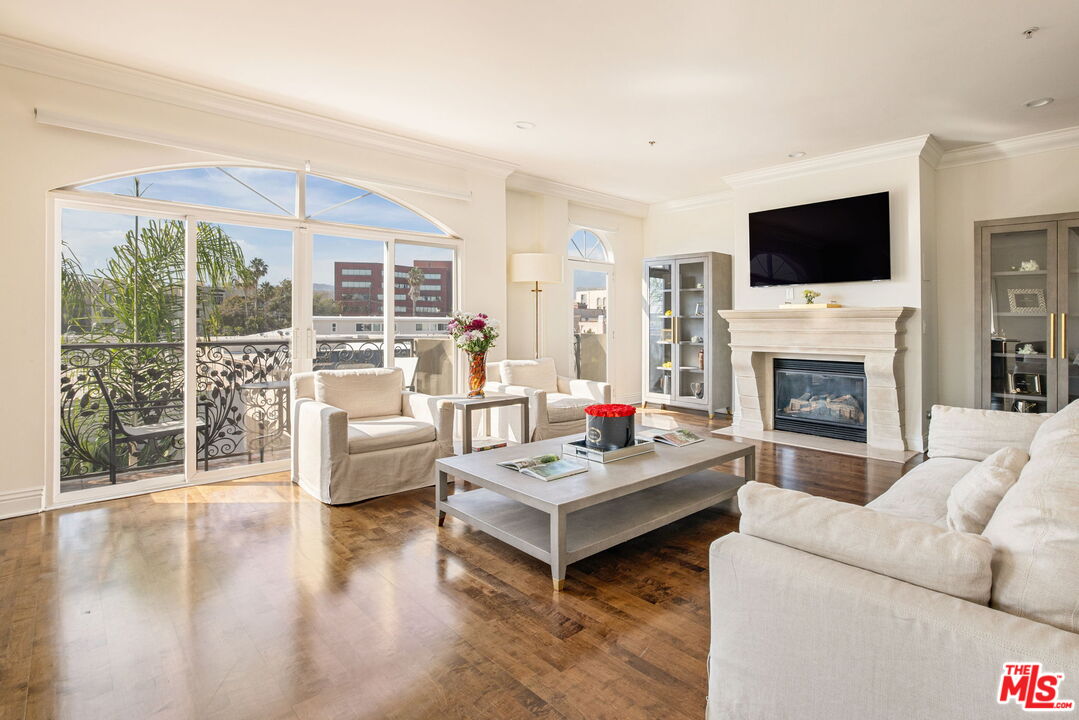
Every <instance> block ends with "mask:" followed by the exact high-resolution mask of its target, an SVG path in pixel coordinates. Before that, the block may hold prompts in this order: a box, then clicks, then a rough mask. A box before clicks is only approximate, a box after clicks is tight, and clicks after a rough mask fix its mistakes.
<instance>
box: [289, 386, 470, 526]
mask: <svg viewBox="0 0 1079 720" xmlns="http://www.w3.org/2000/svg"><path fill="white" fill-rule="evenodd" d="M291 385H292V481H293V482H295V483H297V484H298V485H299V486H300V487H301V488H303V490H304V491H306V492H307V493H308V494H310V495H313V496H314V497H316V498H318V499H319V500H321V501H322V502H324V503H328V504H330V505H340V504H344V503H353V502H358V501H360V500H366V499H368V498H373V497H378V496H380V495H389V494H391V493H395V492H401V491H403V490H412V489H415V488H420V487H425V486H428V485H433V484H434V463H435V460H436V459H437V458H440V457H447V456H449V455H452V454H453V406H452V405H451V404H450V403H449V402H448V401H446V400H442V399H439V398H437V397H432V396H430V395H423V394H421V393H415V392H409V391H407V390H405V389H404V374H403V373H402V371H401V369H400V368H393V369H384V368H371V369H364V370H320V371H318V372H310V373H296V374H294V375H293V376H292V380H291Z"/></svg>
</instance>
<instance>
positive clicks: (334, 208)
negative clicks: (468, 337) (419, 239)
mask: <svg viewBox="0 0 1079 720" xmlns="http://www.w3.org/2000/svg"><path fill="white" fill-rule="evenodd" d="M297 182H302V183H303V187H302V188H300V189H302V190H303V191H304V194H305V196H304V199H305V206H306V212H305V214H304V217H303V219H304V220H321V221H323V222H330V223H342V224H345V225H360V226H363V227H373V228H380V229H383V230H406V231H408V232H416V233H425V234H430V235H443V236H444V235H446V233H445V232H444V231H443V230H442V229H440V228H439V227H438V226H437V225H435V224H434V223H433V222H431V221H430V220H428V219H427V218H425V217H423V216H422V215H420V214H419V213H417V212H415V211H413V210H409V209H408V208H406V207H404V206H403V205H401V204H399V203H396V202H394V201H393V200H390V199H388V198H386V197H383V196H382V195H379V194H378V193H376V192H374V191H373V190H368V189H367V188H363V187H359V186H357V185H351V184H349V183H344V182H341V181H339V180H331V179H330V178H326V177H322V176H320V175H309V174H307V175H303V176H299V175H298V174H297V173H295V172H293V171H291V170H277V169H274V168H262V167H232V166H227V165H215V166H212V167H189V168H178V169H175V170H161V171H157V172H147V173H139V174H138V175H128V176H126V177H118V178H110V179H108V180H99V181H97V182H92V183H87V184H85V185H79V186H76V188H75V189H76V190H83V191H89V192H101V193H108V194H110V195H122V196H126V197H140V198H145V199H147V200H162V201H166V202H176V203H184V204H186V205H202V206H205V207H215V208H224V209H227V210H243V211H244V212H254V213H264V214H268V215H276V216H279V217H280V216H291V217H297V216H298V213H297V208H296V196H297Z"/></svg>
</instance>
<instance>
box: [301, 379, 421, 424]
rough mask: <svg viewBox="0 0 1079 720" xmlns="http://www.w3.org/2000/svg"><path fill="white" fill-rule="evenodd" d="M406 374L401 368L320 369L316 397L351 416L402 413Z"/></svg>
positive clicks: (361, 416) (316, 382)
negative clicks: (402, 393)
mask: <svg viewBox="0 0 1079 720" xmlns="http://www.w3.org/2000/svg"><path fill="white" fill-rule="evenodd" d="M404 377H405V376H404V373H402V372H401V369H400V368H367V369H363V370H320V371H319V372H317V373H315V400H317V401H319V402H323V403H326V404H327V405H333V406H334V407H335V408H340V409H341V410H344V411H345V413H346V414H348V416H349V417H350V418H365V417H376V416H380V415H400V414H401V402H402V401H401V391H402V390H404V387H405V383H404Z"/></svg>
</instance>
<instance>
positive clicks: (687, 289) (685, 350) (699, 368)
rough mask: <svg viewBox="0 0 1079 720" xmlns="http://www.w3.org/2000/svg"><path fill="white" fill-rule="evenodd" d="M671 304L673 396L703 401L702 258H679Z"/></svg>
mask: <svg viewBox="0 0 1079 720" xmlns="http://www.w3.org/2000/svg"><path fill="white" fill-rule="evenodd" d="M677 267H678V277H677V282H676V284H675V287H676V293H677V297H676V307H675V317H676V322H675V327H674V333H675V344H676V348H675V350H676V352H675V364H676V371H675V373H674V375H675V383H674V390H675V397H676V398H677V399H678V401H679V402H683V403H698V404H703V403H704V398H705V391H706V388H705V384H704V382H705V377H706V376H705V367H706V361H707V360H708V358H707V357H706V356H705V343H704V341H705V337H707V335H708V333H707V332H706V330H705V323H706V321H707V312H708V308H707V307H706V302H705V299H706V293H705V287H706V286H707V284H708V282H707V278H706V277H705V264H704V261H703V260H679V261H678V266H677Z"/></svg>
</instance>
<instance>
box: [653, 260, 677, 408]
mask: <svg viewBox="0 0 1079 720" xmlns="http://www.w3.org/2000/svg"><path fill="white" fill-rule="evenodd" d="M647 278H648V280H647V282H648V287H647V301H648V388H647V390H648V392H649V393H652V394H655V395H665V396H667V397H668V398H669V397H670V396H671V393H672V387H671V386H672V383H673V378H672V367H673V365H674V347H675V346H674V329H675V324H676V323H675V318H674V298H673V295H674V268H673V265H672V264H671V263H657V264H654V265H649V266H648V273H647Z"/></svg>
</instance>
